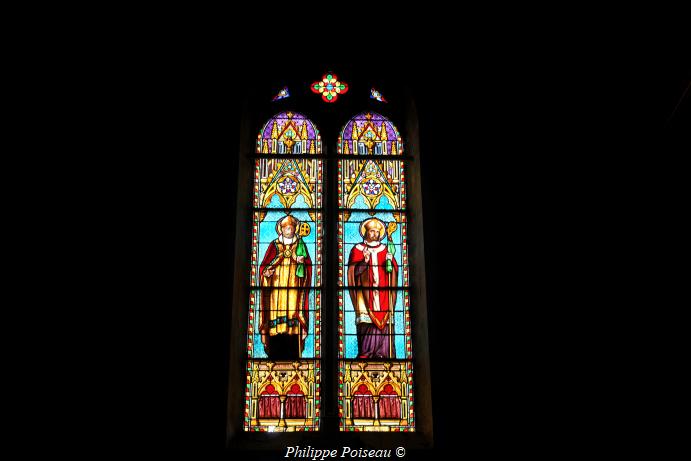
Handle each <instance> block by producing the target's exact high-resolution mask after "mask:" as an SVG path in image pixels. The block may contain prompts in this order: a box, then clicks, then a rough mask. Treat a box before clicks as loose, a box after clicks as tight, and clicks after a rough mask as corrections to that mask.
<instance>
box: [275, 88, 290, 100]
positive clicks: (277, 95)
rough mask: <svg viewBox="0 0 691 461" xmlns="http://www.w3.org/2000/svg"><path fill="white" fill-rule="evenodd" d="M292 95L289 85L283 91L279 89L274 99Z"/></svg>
mask: <svg viewBox="0 0 691 461" xmlns="http://www.w3.org/2000/svg"><path fill="white" fill-rule="evenodd" d="M288 97H290V91H288V87H287V86H284V87H283V88H282V89H281V91H279V92H278V93H277V94H276V96H274V97H273V99H272V101H278V100H280V99H285V98H288Z"/></svg>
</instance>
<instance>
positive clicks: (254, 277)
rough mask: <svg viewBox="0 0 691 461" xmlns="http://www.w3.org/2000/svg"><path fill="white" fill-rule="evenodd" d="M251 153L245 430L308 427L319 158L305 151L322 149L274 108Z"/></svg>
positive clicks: (319, 223) (317, 314) (315, 406)
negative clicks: (249, 288)
mask: <svg viewBox="0 0 691 461" xmlns="http://www.w3.org/2000/svg"><path fill="white" fill-rule="evenodd" d="M256 152H257V153H258V154H260V155H258V156H257V158H256V159H255V168H254V180H253V188H254V190H253V193H254V197H253V207H254V212H253V221H252V252H251V270H250V287H251V292H250V296H249V314H248V329H247V331H248V338H247V358H248V360H247V369H246V392H245V423H244V425H245V430H247V431H275V432H292V431H314V430H318V429H319V417H320V381H321V361H320V359H321V303H322V291H321V289H322V238H323V216H322V213H323V211H322V187H323V186H322V183H323V178H322V175H323V173H322V168H323V165H322V160H321V159H318V158H315V157H313V156H311V154H321V152H322V149H321V137H320V135H319V130H317V128H316V127H315V125H314V124H313V123H312V122H311V121H310V120H308V119H307V118H305V117H304V116H303V115H301V114H298V113H293V112H283V113H280V114H278V115H276V116H274V117H272V118H271V119H270V120H269V121H268V122H267V123H266V124H265V125H264V127H263V128H262V129H261V130H260V132H259V134H258V136H257V144H256ZM262 154H269V155H262ZM273 154H280V155H273Z"/></svg>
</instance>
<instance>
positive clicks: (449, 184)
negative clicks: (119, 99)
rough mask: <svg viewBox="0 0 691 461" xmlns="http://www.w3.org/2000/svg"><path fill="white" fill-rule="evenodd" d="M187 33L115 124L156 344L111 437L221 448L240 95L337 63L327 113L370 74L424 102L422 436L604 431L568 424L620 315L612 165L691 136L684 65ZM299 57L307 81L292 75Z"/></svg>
mask: <svg viewBox="0 0 691 461" xmlns="http://www.w3.org/2000/svg"><path fill="white" fill-rule="evenodd" d="M194 45H195V46H192V47H186V46H185V44H184V43H180V47H179V49H177V50H176V52H175V53H172V54H166V55H164V56H162V55H160V54H152V55H151V56H147V57H146V58H142V59H141V62H140V63H139V64H140V66H137V68H138V69H143V70H141V71H140V72H141V75H140V76H139V77H138V84H137V90H136V95H137V97H136V98H134V99H135V100H136V105H134V106H133V107H131V111H130V114H131V115H129V116H128V118H127V120H123V121H121V123H122V125H121V126H122V127H123V128H122V132H123V133H125V135H126V136H125V137H124V139H127V140H128V141H126V142H125V143H124V144H129V146H126V145H125V146H123V148H122V151H123V152H126V153H125V154H124V155H126V156H127V158H129V160H131V162H129V164H128V165H130V166H131V167H127V168H124V167H121V168H122V169H123V170H130V168H131V171H128V173H132V176H133V177H134V178H135V179H134V181H135V182H136V183H137V185H136V187H137V188H139V187H141V189H142V190H141V191H140V190H139V189H137V191H136V192H131V193H127V194H126V195H127V196H128V198H132V199H133V201H134V202H135V203H134V205H133V206H131V207H129V206H128V209H127V210H125V211H126V213H125V216H127V220H126V221H125V222H122V221H120V222H118V223H117V226H119V227H118V232H120V231H121V233H122V235H126V236H129V237H128V238H127V240H126V241H127V242H129V241H132V242H133V245H132V247H133V248H136V250H135V251H134V252H133V253H135V254H136V257H137V259H136V261H131V263H130V264H129V265H128V266H127V267H128V271H127V272H128V280H129V282H128V283H131V284H132V285H134V286H136V287H137V294H136V295H135V294H133V295H131V296H130V295H129V294H128V295H126V296H125V298H126V300H125V301H127V302H129V303H133V304H134V306H136V307H135V311H136V312H135V315H134V316H133V318H132V322H133V323H135V325H136V326H137V328H138V330H141V332H142V333H143V335H144V336H145V337H146V338H148V339H147V346H148V347H146V348H141V349H140V348H139V347H133V349H135V351H134V355H135V356H136V358H137V360H134V361H133V362H136V366H135V368H134V369H133V370H131V371H129V373H132V378H131V379H130V378H128V379H125V381H126V382H127V384H126V385H124V386H123V388H128V389H130V390H131V392H132V394H134V395H135V396H136V404H134V405H133V407H132V408H133V411H135V413H131V414H130V418H131V419H132V420H133V421H131V423H130V426H128V429H127V430H124V431H123V432H122V433H121V437H126V438H128V439H129V438H133V437H134V438H137V439H141V441H143V442H145V443H147V444H148V445H151V446H153V447H154V449H157V448H164V447H166V448H173V449H176V448H177V447H180V448H182V447H185V448H191V449H193V450H195V451H196V452H198V453H202V452H206V451H217V452H222V451H223V449H224V448H223V447H224V445H225V422H226V415H225V411H226V392H227V385H228V383H227V372H228V371H227V366H228V364H227V360H228V350H227V343H228V335H229V327H228V325H229V315H230V309H229V305H230V299H231V298H230V295H231V293H230V289H231V287H230V286H229V281H231V280H232V274H231V268H232V261H233V257H234V255H233V244H234V237H235V236H234V229H235V228H234V219H235V210H234V207H235V203H236V195H235V190H236V184H235V183H234V178H235V177H236V174H237V153H238V152H237V151H238V146H239V140H238V135H239V127H240V123H241V114H242V110H243V107H242V104H243V100H244V95H245V93H246V92H247V91H256V89H257V88H262V89H263V91H265V93H266V97H267V99H268V98H271V97H272V96H273V93H274V92H276V91H278V89H280V88H281V87H282V86H283V85H284V83H283V82H284V79H283V77H282V76H286V77H285V78H287V79H289V80H288V83H287V84H288V85H289V86H290V90H291V92H294V94H296V93H298V92H303V93H306V92H308V91H309V90H308V85H309V83H311V81H314V80H318V79H319V78H320V76H321V75H322V74H323V73H324V72H325V71H327V70H332V71H333V72H335V73H336V74H338V76H339V77H340V78H342V79H343V80H345V81H346V82H348V83H349V84H350V85H351V88H350V93H349V94H347V95H344V96H343V97H342V100H340V101H339V102H337V103H336V105H337V106H338V105H342V106H347V105H349V104H351V105H352V106H353V107H356V106H357V100H358V99H359V100H360V101H362V102H363V103H365V104H369V101H367V100H366V98H367V96H368V95H367V92H368V90H369V86H375V87H377V88H378V89H379V90H380V91H381V92H382V93H383V94H384V96H385V97H387V98H391V96H390V93H387V88H389V86H400V85H405V86H407V87H408V88H410V90H411V91H412V93H413V95H414V98H415V101H416V104H417V109H418V117H419V123H420V143H421V168H422V169H421V171H422V181H423V183H422V186H423V205H424V210H423V213H424V229H425V249H426V270H427V290H428V306H429V313H428V314H429V318H430V329H431V332H430V338H431V343H430V357H431V366H432V385H433V388H434V394H433V408H434V410H433V411H434V438H435V448H434V451H435V452H437V451H442V450H447V449H450V448H451V449H457V448H461V449H471V448H472V449H477V448H480V449H484V450H486V452H487V453H492V452H494V451H495V450H502V451H504V450H508V449H511V450H514V449H516V450H532V449H535V448H536V447H537V448H539V447H543V446H544V444H543V442H544V440H545V438H546V437H547V438H549V439H550V440H552V441H562V442H564V443H566V444H567V445H568V443H570V441H573V440H574V437H575V438H576V439H579V440H580V439H582V440H590V441H592V440H598V438H602V437H604V435H603V432H600V431H599V428H600V426H599V425H600V424H604V423H603V422H602V421H603V419H602V418H596V419H598V421H594V422H593V423H592V425H590V426H588V427H582V426H579V425H577V424H575V423H574V421H575V420H577V419H578V418H579V417H581V416H583V415H584V413H586V414H589V412H590V411H591V410H593V406H592V405H593V404H592V399H591V398H592V397H594V396H597V397H598V398H599V396H600V394H601V393H600V391H596V390H594V388H595V387H597V386H596V383H597V382H598V380H599V378H596V377H600V376H604V375H606V374H607V372H608V371H607V368H606V367H605V366H604V365H603V364H602V363H601V362H598V361H591V360H590V358H591V357H592V356H593V354H594V355H597V354H596V352H595V349H596V346H595V344H597V343H598V341H599V340H598V337H599V335H600V334H601V333H602V329H604V328H605V327H604V326H602V325H603V324H606V323H607V322H606V321H607V320H611V317H610V316H611V315H612V314H610V313H607V310H606V309H607V307H606V306H605V305H603V298H602V297H601V296H599V295H598V293H599V292H600V290H601V289H603V288H607V287H608V286H610V283H611V282H608V280H610V279H609V278H608V276H609V274H608V268H609V267H610V266H609V265H610V263H611V262H612V260H613V259H614V255H613V253H612V252H614V251H615V250H613V249H611V248H612V247H611V245H610V243H612V242H616V240H617V235H618V234H617V232H618V231H616V230H615V229H614V226H615V225H616V223H617V220H618V218H619V217H621V213H624V210H625V209H628V208H627V207H628V205H627V204H626V203H623V202H622V199H621V197H620V196H619V195H618V194H617V192H616V190H614V189H616V185H618V184H619V181H620V180H623V181H624V183H625V184H629V179H628V178H627V177H626V175H625V174H624V175H622V174H621V173H622V171H624V172H625V171H628V168H630V167H631V166H632V162H633V163H635V162H637V161H638V157H634V155H633V154H632V152H633V150H631V149H633V148H634V147H637V148H638V149H640V148H641V146H642V145H643V144H645V143H646V142H647V141H650V140H651V139H658V140H660V139H662V140H663V141H664V140H665V139H671V138H673V137H675V136H678V135H679V134H680V133H684V132H686V134H688V129H687V128H686V127H688V125H686V123H687V122H686V121H685V120H687V118H686V117H688V114H689V101H688V99H689V98H688V96H687V98H686V100H685V101H684V102H683V103H682V104H681V105H679V107H677V108H676V110H675V106H676V105H677V102H678V101H679V100H680V98H681V95H682V94H683V93H684V90H685V88H686V86H687V85H688V84H689V81H690V78H691V75H690V74H689V66H688V63H686V62H682V60H681V59H680V58H679V56H678V55H673V56H671V57H668V55H665V57H660V55H659V54H658V53H656V52H655V51H656V50H654V49H653V50H650V51H647V52H645V53H643V54H642V55H626V56H625V55H622V54H614V53H609V52H608V50H605V51H602V52H601V53H596V54H595V53H594V54H592V55H588V54H583V53H582V52H580V51H577V50H575V49H574V50H569V49H562V50H561V51H560V53H559V54H558V55H555V54H553V53H552V52H551V51H549V50H547V49H545V48H544V47H538V48H533V47H531V46H529V45H532V44H521V46H518V45H515V46H516V48H515V49H512V44H506V46H502V47H499V48H495V49H491V50H489V51H488V50H486V49H483V50H480V49H479V48H473V47H471V46H453V47H451V46H446V47H443V48H440V47H436V46H434V47H431V48H425V47H423V48H421V49H415V50H410V51H409V52H406V53H400V54H396V55H394V54H391V55H386V56H384V57H383V58H382V59H381V60H373V59H362V60H360V59H358V58H357V57H354V58H353V60H352V61H351V60H345V59H343V60H340V61H338V60H334V61H329V60H327V59H320V58H313V57H312V56H313V55H312V54H309V53H307V54H306V55H305V56H303V59H304V61H302V62H298V63H296V62H292V61H282V60H278V61H275V60H271V59H269V58H268V57H264V55H261V56H262V57H261V58H259V57H258V56H260V54H253V53H250V52H243V51H240V50H239V49H238V50H236V52H235V53H228V52H227V50H226V51H225V52H223V53H220V51H221V50H220V49H219V47H212V48H206V47H205V43H203V41H202V40H200V41H197V42H195V43H194ZM524 45H525V46H524ZM526 50H531V51H526ZM292 66H299V67H300V69H304V70H305V72H304V74H305V75H310V78H308V79H307V80H305V81H303V82H299V81H295V80H290V79H293V78H294V77H291V76H292V75H294V73H293V71H292V69H291V67H292ZM300 84H302V85H303V86H302V87H300V86H299V85H300ZM123 96H124V95H123ZM304 96H305V97H308V96H309V97H312V102H311V103H309V104H323V103H321V102H320V100H319V97H318V96H317V95H312V94H311V93H310V94H305V95H304ZM363 98H364V99H363ZM308 99H309V98H308ZM673 112H674V116H672V113H673ZM129 134H134V136H132V138H131V139H132V140H131V142H130V141H129V139H130V138H129V137H127V135H129ZM663 144H664V142H663ZM636 152H640V150H637V151H636ZM643 155H645V152H644V153H643ZM624 159H625V160H624ZM115 161H116V160H114V162H115ZM130 181H131V179H126V180H123V187H125V188H127V187H129V185H131V184H132V183H130ZM130 194H131V195H132V196H133V197H130ZM631 195H632V197H633V198H638V192H633V193H632V194H631ZM615 204H621V205H622V207H614V206H613V205H615ZM610 205H612V206H610ZM124 246H127V245H124ZM603 249H605V250H603ZM139 288H142V289H143V290H142V293H146V294H143V295H140V294H139V291H138V290H139ZM116 291H117V290H116ZM139 319H140V320H139ZM593 319H601V320H604V321H605V322H604V323H601V322H597V321H595V322H594V321H593ZM124 341H125V342H126V338H125V339H124ZM450 367H454V368H455V369H456V371H454V374H455V373H458V374H460V376H461V385H460V387H458V386H451V384H450V383H451V382H452V381H451V379H450V377H451V376H452V372H451V370H450ZM132 380H134V381H132ZM454 382H455V381H454ZM128 395H129V394H128ZM127 400H128V401H129V399H127ZM599 411H602V408H599ZM137 415H143V416H141V417H139V416H137ZM608 417H609V413H608V410H607V409H605V414H604V419H605V420H606V419H607V418H608ZM139 426H141V428H140V427H139ZM593 426H595V429H593ZM139 429H141V431H140V430H139ZM104 437H106V436H105V435H104ZM111 443H116V442H111ZM334 443H336V445H334V446H340V445H339V444H338V442H337V440H336V439H334ZM274 455H275V456H274ZM271 456H274V457H276V458H277V457H278V456H279V454H272V455H271Z"/></svg>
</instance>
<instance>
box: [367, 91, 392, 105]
mask: <svg viewBox="0 0 691 461" xmlns="http://www.w3.org/2000/svg"><path fill="white" fill-rule="evenodd" d="M369 97H370V98H371V99H376V100H377V101H379V102H389V101H387V100H386V99H384V96H382V94H381V93H380V92H379V91H377V90H376V89H374V88H372V89H371V90H370V94H369Z"/></svg>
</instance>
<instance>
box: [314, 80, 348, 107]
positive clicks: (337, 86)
mask: <svg viewBox="0 0 691 461" xmlns="http://www.w3.org/2000/svg"><path fill="white" fill-rule="evenodd" d="M310 88H311V89H312V92H313V93H317V94H321V95H322V100H323V101H324V102H336V100H338V95H339V94H346V93H347V92H348V84H347V83H345V82H342V81H339V80H338V77H337V76H336V74H333V73H328V74H324V76H323V77H322V79H321V80H320V81H318V82H314V83H312V85H311V86H310Z"/></svg>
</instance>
